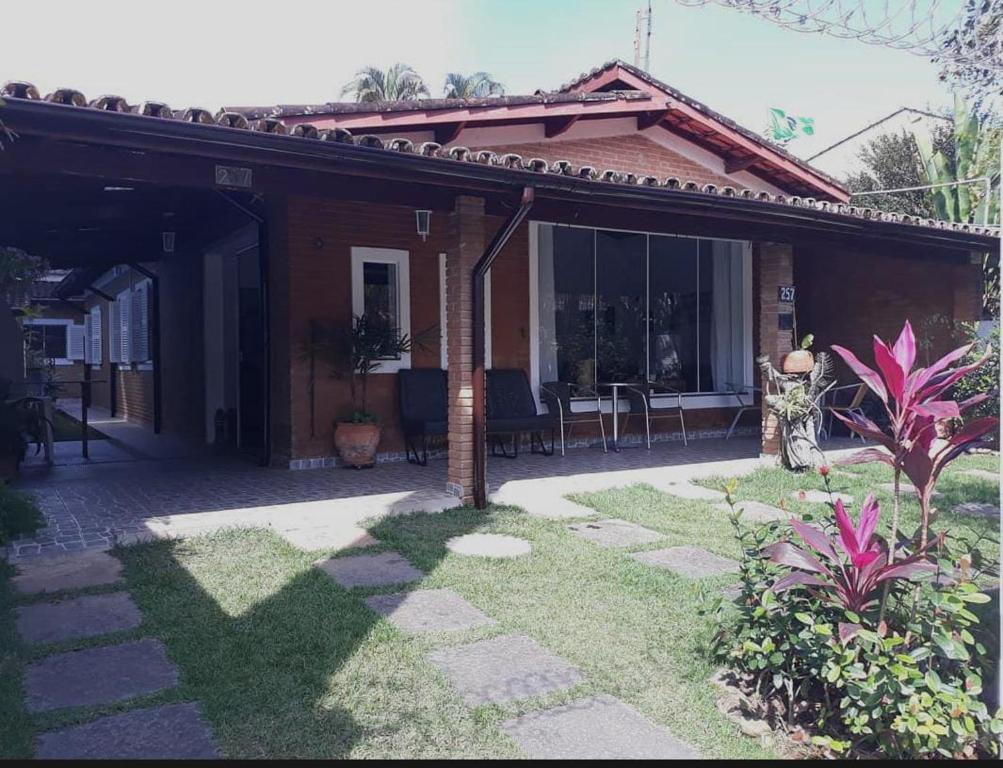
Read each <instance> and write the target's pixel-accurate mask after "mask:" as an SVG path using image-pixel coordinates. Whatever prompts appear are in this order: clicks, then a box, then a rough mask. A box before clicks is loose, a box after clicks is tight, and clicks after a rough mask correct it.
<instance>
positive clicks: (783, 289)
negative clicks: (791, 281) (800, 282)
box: [778, 285, 794, 304]
mask: <svg viewBox="0 0 1003 768" xmlns="http://www.w3.org/2000/svg"><path fill="white" fill-rule="evenodd" d="M778 291H779V294H780V295H779V297H778V298H779V300H780V301H781V302H783V303H784V304H793V303H794V286H793V285H781V286H780V287H779V288H778Z"/></svg>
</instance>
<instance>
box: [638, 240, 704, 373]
mask: <svg viewBox="0 0 1003 768" xmlns="http://www.w3.org/2000/svg"><path fill="white" fill-rule="evenodd" d="M698 243H699V241H698V240H695V239H693V238H689V237H659V236H654V235H653V236H652V237H651V251H650V261H649V267H648V269H649V273H650V285H649V291H650V301H651V340H650V344H649V350H648V352H649V355H650V358H649V365H650V376H651V380H652V381H656V382H659V383H661V384H665V385H667V386H670V387H673V388H674V389H678V390H680V391H681V392H697V391H699V390H698V379H697V370H698V344H697V326H698V318H697V303H698V302H697V259H698V250H699V245H698Z"/></svg>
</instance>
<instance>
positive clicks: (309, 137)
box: [0, 81, 1000, 237]
mask: <svg viewBox="0 0 1003 768" xmlns="http://www.w3.org/2000/svg"><path fill="white" fill-rule="evenodd" d="M0 97H2V98H7V99H28V100H35V101H40V100H41V97H40V95H39V92H38V89H37V88H35V86H34V85H32V84H31V83H26V82H20V81H15V82H8V83H7V84H5V85H4V86H3V87H2V88H0ZM45 101H49V102H53V103H55V104H60V105H66V106H70V107H73V108H78V109H100V110H106V111H112V112H131V113H133V115H142V116H146V117H149V118H150V119H162V120H164V119H167V120H170V119H176V120H183V121H186V122H192V123H200V124H204V125H207V126H214V127H217V128H220V129H221V130H231V129H236V130H253V131H259V132H264V133H273V134H286V133H287V130H288V129H287V128H286V126H285V124H284V123H282V122H281V121H280V120H278V119H277V118H276V117H263V118H258V119H256V120H253V121H251V120H248V118H247V115H246V114H245V113H238V112H234V111H232V110H228V111H221V112H219V113H217V115H216V116H215V117H214V116H213V114H212V113H210V112H209V111H208V110H205V109H201V108H198V107H192V108H189V109H185V110H182V111H177V112H172V111H171V110H170V108H169V107H167V105H165V104H162V103H160V102H154V101H148V102H144V103H143V104H142V105H140V106H135V107H132V106H129V105H128V104H127V103H126V102H125V100H124V99H121V98H120V97H117V96H102V97H99V98H97V99H95V100H94V101H92V102H87V100H86V99H85V98H84V97H83V95H82V94H80V93H79V91H74V90H72V89H68V88H62V89H59V90H57V91H53V92H52V93H51V94H49V95H48V96H46V97H45ZM288 135H289V136H291V137H294V138H296V139H297V140H304V141H333V142H338V143H349V144H354V145H356V146H360V147H368V148H370V149H373V150H374V151H385V152H400V153H406V154H415V155H421V156H424V157H429V158H439V159H441V160H443V161H446V162H476V163H481V164H484V165H492V166H498V167H502V168H507V169H510V170H514V171H528V172H531V173H540V174H544V173H557V174H561V175H565V176H577V177H578V178H582V179H587V180H590V181H594V182H596V183H602V184H618V185H641V186H646V187H660V188H662V189H664V190H666V192H667V193H671V192H672V191H684V192H700V193H702V194H706V195H716V196H719V197H737V198H741V199H745V200H757V201H760V202H763V203H770V204H775V205H788V206H793V207H805V208H812V209H816V210H819V211H824V212H827V213H835V214H838V215H841V216H847V217H851V218H857V219H865V220H872V221H885V222H895V223H900V224H911V225H915V226H920V227H930V228H934V229H942V230H949V231H956V232H969V233H973V234H978V235H985V236H990V237H993V236H998V235H999V231H1000V228H999V227H997V226H981V225H975V224H955V223H951V222H945V221H936V220H934V219H930V218H921V217H917V216H909V215H906V214H899V213H891V212H886V211H880V210H876V209H873V208H858V207H857V206H853V205H846V204H843V203H836V202H830V201H826V200H821V201H817V200H815V199H814V198H811V197H796V196H795V197H787V196H785V195H773V194H771V193H770V192H767V191H762V190H760V191H757V190H752V189H736V188H735V187H731V186H723V187H718V186H716V185H714V184H703V185H701V184H699V183H697V182H695V181H691V180H686V179H678V178H676V177H672V176H670V177H669V178H667V179H665V180H664V181H661V182H659V181H658V179H656V178H655V177H653V176H640V177H639V176H636V175H634V174H632V173H627V172H624V171H620V170H616V169H605V170H603V172H602V173H601V174H600V173H599V172H598V171H597V170H596V169H595V168H593V167H591V166H587V165H586V166H580V167H578V168H575V167H574V166H573V165H572V164H571V163H570V162H568V161H567V160H556V161H553V162H550V161H548V160H546V159H544V158H531V159H529V160H524V159H523V158H522V157H521V156H520V155H518V154H515V153H508V154H504V155H501V156H499V155H496V154H495V153H494V152H491V151H489V150H480V151H477V152H471V151H470V150H469V149H468V148H466V147H451V148H449V149H448V150H445V151H444V150H443V148H442V147H441V146H440V145H439V144H437V143H435V142H424V143H422V144H418V145H415V144H413V143H412V142H411V141H409V140H407V139H403V138H394V139H389V140H386V141H385V140H384V139H381V138H380V137H378V136H372V135H364V136H353V135H352V134H351V133H350V132H348V131H346V130H345V129H343V128H333V129H325V130H318V129H317V128H316V127H315V126H313V125H310V124H302V125H298V126H296V128H295V129H293V130H292V131H291V133H289V134H288Z"/></svg>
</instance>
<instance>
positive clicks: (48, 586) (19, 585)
mask: <svg viewBox="0 0 1003 768" xmlns="http://www.w3.org/2000/svg"><path fill="white" fill-rule="evenodd" d="M17 570H18V574H17V575H16V576H15V577H14V578H13V579H12V581H13V584H14V588H15V589H16V590H17V591H18V592H20V593H21V594H23V595H37V594H41V593H43V592H60V591H62V590H65V589H84V588H85V587H97V586H101V585H104V584H116V583H118V582H119V581H121V580H122V563H121V562H120V561H119V560H118V559H117V558H115V557H112V556H111V555H109V554H108V553H107V552H100V551H98V552H84V553H80V554H69V555H56V556H52V557H40V558H36V559H32V560H27V561H25V562H22V563H19V564H18V566H17Z"/></svg>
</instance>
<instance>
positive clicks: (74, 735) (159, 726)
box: [35, 702, 219, 760]
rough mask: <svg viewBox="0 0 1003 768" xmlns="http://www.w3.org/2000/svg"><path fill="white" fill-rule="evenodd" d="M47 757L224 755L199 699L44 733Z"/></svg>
mask: <svg viewBox="0 0 1003 768" xmlns="http://www.w3.org/2000/svg"><path fill="white" fill-rule="evenodd" d="M35 756H36V757H38V758H41V759H42V760H130V759H131V760H149V759H154V760H179V759H181V760H186V759H187V760H195V759H200V758H201V759H213V758H217V757H219V750H218V749H217V748H216V742H215V740H214V739H213V736H212V731H211V730H210V729H209V725H208V724H207V723H206V721H205V719H204V718H203V717H202V712H201V709H200V707H199V705H198V704H195V703H194V702H191V703H187V704H165V705H164V706H162V707H152V708H150V709H136V710H133V711H131V712H126V713H124V714H121V715H111V716H110V717H102V718H99V719H98V720H94V721H92V722H90V723H85V724H84V725H77V726H73V727H72V728H63V729H62V730H58V731H50V732H49V733H43V734H42V735H41V736H39V737H38V749H37V750H36V755H35Z"/></svg>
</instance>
